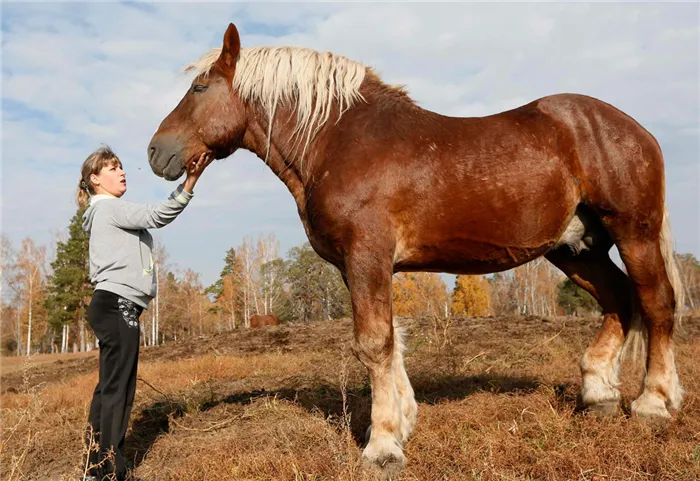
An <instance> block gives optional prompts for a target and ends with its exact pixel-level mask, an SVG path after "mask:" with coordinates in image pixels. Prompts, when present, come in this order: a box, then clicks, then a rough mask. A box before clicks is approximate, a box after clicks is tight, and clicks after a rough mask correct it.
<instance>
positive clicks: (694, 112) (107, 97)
mask: <svg viewBox="0 0 700 481" xmlns="http://www.w3.org/2000/svg"><path fill="white" fill-rule="evenodd" d="M0 8H1V20H0V33H1V35H2V60H1V62H2V122H1V123H2V170H1V177H2V191H1V192H0V199H1V214H2V216H1V218H0V221H1V227H2V232H3V233H4V234H5V235H7V236H8V237H9V238H10V239H11V240H12V242H13V244H14V247H15V248H17V247H18V246H19V244H20V241H21V239H23V238H25V237H31V238H33V239H34V240H35V241H36V242H38V243H40V244H44V245H47V246H49V248H52V247H51V246H52V242H53V239H54V238H55V236H56V234H57V233H60V232H65V231H66V229H67V226H68V223H69V220H70V218H71V217H72V216H73V214H74V213H75V210H76V208H77V207H76V204H75V200H74V197H75V190H76V187H77V182H78V179H79V175H80V166H81V165H82V162H83V160H84V159H85V158H86V157H87V155H88V154H89V153H90V152H92V151H93V150H95V149H96V148H97V147H99V145H100V144H101V143H106V144H108V145H110V146H111V147H112V149H113V150H114V151H115V152H116V153H117V155H119V157H120V158H121V160H122V162H123V165H124V169H125V171H126V173H127V180H128V186H129V190H128V192H127V194H126V197H125V198H126V199H129V200H131V201H135V202H144V203H150V204H156V203H159V202H161V201H162V200H164V199H165V198H166V197H167V196H168V194H169V193H170V192H171V191H172V190H173V189H174V188H175V187H176V185H177V183H172V182H167V181H165V180H163V179H161V178H159V177H157V176H156V175H155V174H153V173H152V172H151V170H150V167H149V166H148V161H147V157H146V147H147V145H148V142H149V141H150V138H151V136H152V135H153V133H154V132H155V131H156V129H157V128H158V125H159V124H160V122H161V120H162V119H163V118H164V117H165V116H166V115H167V114H168V113H169V112H170V111H171V110H172V109H173V108H174V107H175V105H177V103H178V102H179V100H180V98H181V97H182V95H183V94H184V93H185V90H186V89H187V87H188V86H189V83H190V79H189V78H188V77H187V76H186V75H184V74H182V73H181V69H182V67H183V66H185V65H186V64H187V63H189V62H190V61H192V60H195V59H197V58H198V57H199V56H200V55H201V54H203V53H204V52H206V51H207V50H208V49H210V48H212V47H214V46H218V45H221V42H222V38H223V34H224V32H225V30H226V27H227V26H228V23H229V22H233V23H235V24H236V26H237V27H238V30H239V32H240V35H241V42H242V46H243V47H251V46H258V45H296V46H303V47H310V48H314V49H317V50H321V51H325V50H328V51H331V52H334V53H337V54H341V55H345V56H347V57H349V58H351V59H352V60H356V61H359V62H361V63H363V64H365V65H368V66H370V67H373V68H374V69H375V70H376V71H377V72H378V73H379V74H380V75H381V76H382V78H383V79H384V80H385V81H386V82H387V83H390V84H404V85H406V88H407V90H408V92H409V93H410V95H411V96H412V97H413V98H414V99H415V100H416V101H417V103H418V104H419V105H420V106H421V107H423V108H426V109H429V110H432V111H436V112H439V113H442V114H446V115H455V116H483V115H489V114H493V113H497V112H500V111H503V110H507V109H510V108H514V107H517V106H519V105H522V104H525V103H528V102H530V101H532V100H535V99H537V98H540V97H543V96H546V95H550V94H554V93H561V92H575V93H581V94H586V95H591V96H593V97H597V98H599V99H601V100H604V101H606V102H608V103H610V104H612V105H614V106H616V107H617V108H619V109H621V110H622V111H624V112H626V113H627V114H629V115H631V116H632V117H633V118H635V119H636V120H637V121H638V122H640V123H641V124H642V125H643V126H644V127H645V128H647V129H648V130H649V131H650V132H652V134H653V135H654V136H655V137H656V138H657V140H658V141H659V143H660V144H661V148H662V150H663V152H664V156H665V162H666V175H667V203H668V206H669V210H670V213H671V221H672V226H673V229H674V235H675V239H676V249H677V251H679V252H691V253H693V254H695V256H696V257H700V193H699V192H700V119H699V115H700V92H699V89H700V87H699V84H700V60H699V59H700V51H699V41H700V35H699V34H700V20H699V14H700V7H699V5H698V4H697V3H673V4H661V3H624V4H619V3H616V4H611V3H593V4H588V3H532V4H513V3H497V4H486V3H460V4H424V3H423V4H415V3H383V4H378V3H375V4H359V3H332V4H331V3H276V4H269V3H254V4H253V3H237V4H224V3H134V2H126V3H115V2H108V3H58V2H42V3H7V2H3V3H2V6H1V7H0ZM269 232H274V233H275V234H276V236H277V238H278V239H279V241H280V245H281V249H280V254H282V255H286V253H287V251H288V250H289V249H290V248H291V247H294V246H296V245H299V244H301V243H302V242H304V241H306V235H305V233H304V229H303V227H302V224H301V221H300V220H299V217H298V214H297V211H296V205H295V203H294V200H293V198H292V196H291V194H290V193H289V192H288V191H287V189H286V187H285V186H284V184H283V183H282V182H281V181H279V179H277V177H276V176H275V175H274V174H273V173H272V172H271V171H270V170H269V169H268V168H267V167H266V166H265V164H264V163H263V162H262V161H261V160H259V159H258V158H257V157H255V156H254V155H252V154H251V153H249V152H246V151H238V152H236V153H235V154H234V155H233V156H231V157H229V158H228V159H226V160H223V161H217V162H215V163H214V164H212V165H211V166H210V167H209V168H208V169H207V171H206V172H205V173H204V174H203V176H202V178H201V179H200V181H199V183H198V184H197V187H196V189H195V197H194V199H193V201H192V202H191V204H190V205H189V206H188V207H187V209H186V210H185V211H184V212H183V214H182V215H181V216H180V217H179V218H178V219H177V220H176V221H175V222H174V223H172V224H171V225H169V226H167V227H165V228H163V229H160V230H158V231H154V232H153V233H154V236H155V237H156V238H157V239H158V240H159V241H160V242H162V243H163V244H164V245H165V248H166V250H167V252H168V254H169V257H170V262H171V264H172V265H173V266H174V267H177V268H180V269H187V268H191V269H193V270H194V271H196V272H199V273H201V276H202V277H201V278H202V282H203V283H204V284H205V285H209V284H211V283H213V282H214V281H215V280H216V278H217V277H218V275H219V272H220V271H221V268H222V267H223V258H224V255H225V252H226V250H227V249H229V248H230V247H235V246H238V245H240V244H241V243H242V241H243V238H244V236H250V237H252V238H257V237H258V236H259V235H260V234H267V233H269Z"/></svg>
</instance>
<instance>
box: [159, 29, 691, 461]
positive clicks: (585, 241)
mask: <svg viewBox="0 0 700 481" xmlns="http://www.w3.org/2000/svg"><path fill="white" fill-rule="evenodd" d="M188 68H189V70H193V71H194V72H195V74H196V78H195V79H194V81H193V83H192V86H191V88H190V89H189V90H188V91H187V93H186V94H185V96H184V97H183V99H182V100H181V101H180V103H179V105H178V106H177V107H176V108H175V109H174V110H173V111H172V113H170V114H169V115H168V117H167V118H165V119H164V120H163V122H162V123H161V125H160V127H159V129H158V131H157V132H156V134H155V135H154V137H153V139H152V141H151V144H150V145H149V150H148V154H149V162H150V165H151V168H152V169H153V172H155V173H156V174H157V175H159V176H162V177H164V178H165V179H168V180H175V179H177V178H178V177H180V176H181V175H182V174H183V172H184V171H185V166H186V165H187V164H188V163H190V162H197V161H198V159H202V158H207V156H214V157H216V158H225V157H227V156H229V155H231V154H232V153H233V152H234V151H235V150H236V149H238V148H239V147H240V148H244V149H247V150H249V151H251V152H254V153H255V154H257V156H258V157H260V158H261V159H263V160H264V161H265V162H266V163H267V165H268V166H269V167H270V168H271V169H272V170H273V171H274V173H275V174H276V175H277V176H278V177H279V178H280V180H281V181H282V182H284V183H285V185H286V186H287V187H288V188H289V191H290V192H291V194H292V195H293V197H294V199H295V201H296V203H297V207H298V210H299V216H300V217H301V220H302V222H303V224H304V228H305V229H306V233H307V235H308V238H309V241H310V242H311V245H312V246H313V248H314V249H315V250H316V252H317V253H318V254H319V255H320V256H321V257H323V258H324V259H326V260H327V261H328V262H331V263H332V264H334V265H335V266H336V267H337V268H338V269H339V270H340V272H341V273H342V275H343V278H344V279H345V282H346V284H347V286H348V289H349V290H350V293H351V298H352V309H353V316H354V335H355V344H354V352H355V354H356V356H357V358H358V359H359V360H360V361H361V362H362V363H363V364H364V365H365V366H366V367H367V369H368V370H369V375H370V379H371V383H372V425H371V431H370V435H369V440H368V443H367V445H366V447H365V449H364V451H363V459H364V460H365V462H367V463H370V464H377V465H380V466H384V467H387V466H391V467H394V468H395V467H399V466H401V465H402V464H403V463H404V460H405V458H404V455H403V451H402V449H403V445H404V443H405V442H406V441H407V439H408V437H409V436H410V434H411V431H412V430H413V427H414V425H415V422H416V409H417V405H416V402H415V400H414V396H413V389H412V388H411V384H410V382H409V380H408V377H407V375H406V371H405V370H404V365H403V353H402V351H403V344H402V340H401V335H400V334H399V330H398V329H397V328H396V327H394V325H393V322H392V292H391V279H392V274H393V273H395V272H398V271H436V272H450V273H456V274H484V273H489V272H496V271H503V270H506V269H511V268H513V267H516V266H519V265H521V264H523V263H526V262H528V261H531V260H533V259H535V258H537V257H539V256H545V257H546V258H547V259H548V260H549V261H551V262H552V263H553V264H554V265H556V266H557V267H558V268H560V269H561V270H562V271H564V273H566V275H568V276H569V277H570V278H571V279H572V280H573V281H574V282H575V283H576V284H578V285H579V286H581V287H582V288H583V289H585V290H587V291H588V292H590V293H591V294H592V295H593V296H594V297H595V298H596V299H597V300H598V302H599V303H600V305H601V307H602V310H603V325H602V328H601V330H600V332H599V333H598V335H597V336H596V338H595V339H594V341H593V343H592V344H591V345H590V347H589V348H588V349H587V350H586V352H585V354H584V355H583V359H582V361H581V372H582V376H583V383H582V388H581V396H582V399H583V402H584V403H585V404H586V405H588V406H590V407H591V408H594V409H599V410H603V411H606V412H608V411H612V410H615V409H616V408H617V406H618V403H619V402H620V392H619V390H618V385H619V379H618V368H619V364H620V358H621V352H622V348H623V344H625V340H626V338H627V340H629V339H630V338H632V337H635V334H636V335H637V336H639V337H641V335H642V334H643V335H644V338H646V342H647V365H646V367H647V370H646V377H645V380H644V386H643V391H642V393H641V395H640V396H639V397H638V398H637V399H636V400H635V401H634V402H633V403H632V411H633V413H635V414H637V415H644V416H651V417H658V418H668V417H669V416H670V415H669V410H672V411H673V410H677V409H678V408H679V407H680V404H681V397H682V393H683V390H682V388H681V386H680V384H679V382H678V376H677V374H676V367H675V362H674V358H673V346H672V340H671V339H672V334H673V329H674V322H675V317H676V316H675V309H676V308H677V307H679V306H680V303H679V301H678V300H679V297H678V296H679V295H680V294H681V292H682V289H681V288H680V278H679V276H678V272H677V270H676V267H675V263H674V260H673V256H672V246H671V239H670V227H669V223H668V215H667V211H666V208H665V200H664V189H665V188H664V184H665V181H664V164H663V158H662V154H661V150H660V148H659V145H658V144H657V142H656V140H655V139H654V137H653V136H652V135H651V134H650V133H649V132H647V131H646V130H645V129H644V128H643V127H641V126H640V125H639V124H638V123H637V122H636V121H634V120H633V119H632V118H630V117H629V116H627V115H626V114H624V113H622V112H620V111H619V110H617V109H615V108H614V107H612V106H610V105H608V104H606V103H604V102H601V101H599V100H596V99H593V98H590V97H585V96H581V95H570V94H566V95H553V96H550V97H545V98H542V99H539V100H536V101H534V102H532V103H529V104H527V105H524V106H522V107H519V108H516V109H514V110H510V111H507V112H503V113H500V114H497V115H491V116H488V117H483V118H454V117H446V116H443V115H439V114H436V113H433V112H430V111H427V110H424V109H422V108H420V107H419V106H417V105H416V104H415V103H414V102H413V101H412V100H411V98H410V97H409V96H408V95H407V94H406V93H405V92H404V91H403V90H401V89H400V88H398V87H394V86H390V85H387V84H385V83H383V82H382V81H381V79H380V78H379V77H378V76H377V75H376V74H375V73H374V72H373V71H372V70H371V69H369V68H367V67H365V66H363V65H361V64H358V63H355V62H353V61H351V60H348V59H346V58H344V57H341V56H337V55H333V54H331V53H327V52H326V53H319V52H315V51H312V50H309V49H302V48H296V47H277V48H272V47H270V48H268V47H255V48H249V49H241V47H240V39H239V35H238V31H237V30H236V28H235V27H234V26H233V25H232V24H231V25H229V27H228V29H227V31H226V34H225V35H224V41H223V46H222V47H221V48H217V49H214V50H212V51H211V52H209V53H207V54H205V55H204V56H203V57H202V58H201V59H199V60H198V61H196V62H194V63H193V64H190V65H189V67H188ZM613 244H614V245H616V246H617V248H618V250H619V253H620V257H621V258H622V261H623V262H624V264H625V267H626V270H627V274H625V273H624V272H622V271H621V270H620V269H619V268H618V267H617V266H616V265H615V264H614V263H613V262H612V261H611V260H610V258H609V256H608V251H609V250H610V248H611V247H612V246H613ZM636 313H639V314H640V315H636ZM635 319H639V321H636V322H635Z"/></svg>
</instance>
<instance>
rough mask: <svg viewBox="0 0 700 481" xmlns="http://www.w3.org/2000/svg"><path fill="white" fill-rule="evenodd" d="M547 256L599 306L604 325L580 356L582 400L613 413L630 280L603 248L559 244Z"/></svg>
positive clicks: (628, 309) (628, 319) (627, 325)
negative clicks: (581, 247)
mask: <svg viewBox="0 0 700 481" xmlns="http://www.w3.org/2000/svg"><path fill="white" fill-rule="evenodd" d="M546 257H547V259H548V260H549V261H551V262H552V263H553V264H554V265H556V266H557V267H558V268H559V269H561V270H562V271H563V272H564V273H565V274H566V275H567V276H569V278H571V280H572V281H573V282H574V283H575V284H577V285H578V286H580V287H581V288H583V289H584V290H586V291H587V292H589V293H590V294H591V295H592V296H593V297H594V298H595V299H596V300H597V301H598V304H600V306H601V308H602V311H603V325H602V327H601V329H600V331H599V332H598V334H597V335H596V337H595V339H594V340H593V342H592V343H591V345H590V346H589V347H588V349H586V352H585V353H584V355H583V358H582V359H581V376H582V385H581V399H582V401H583V403H584V404H585V405H586V406H587V407H589V408H590V409H591V410H594V411H597V412H601V413H613V412H616V411H617V406H618V404H619V402H620V391H619V389H618V386H619V373H618V371H619V367H620V356H621V353H622V346H623V344H624V341H625V336H626V335H627V333H628V331H629V329H630V324H631V318H632V298H631V290H630V283H629V279H628V278H627V276H626V275H625V273H624V272H622V271H621V270H620V269H619V268H618V267H617V266H616V265H615V264H614V263H613V262H612V260H610V257H609V256H608V253H607V249H605V248H603V249H599V250H598V251H596V250H593V251H589V250H584V251H583V252H578V253H576V252H575V251H572V250H570V249H569V246H562V247H560V248H558V249H556V250H554V251H551V252H549V253H548V254H547V255H546Z"/></svg>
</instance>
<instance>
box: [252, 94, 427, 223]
mask: <svg viewBox="0 0 700 481" xmlns="http://www.w3.org/2000/svg"><path fill="white" fill-rule="evenodd" d="M361 93H362V95H363V97H364V99H365V101H364V102H363V101H360V102H359V103H358V104H357V105H356V106H355V107H351V108H350V109H349V110H348V111H347V112H345V113H344V114H343V119H347V120H346V121H348V122H352V118H353V116H354V115H362V116H373V115H375V113H373V112H370V113H368V112H367V110H368V109H369V110H372V109H377V108H378V107H379V108H380V110H384V111H386V110H387V109H386V102H390V105H391V109H390V110H391V112H392V119H391V121H392V122H395V121H396V118H395V113H396V112H399V111H404V110H411V109H419V107H417V106H416V105H414V104H413V103H412V101H410V100H408V101H407V100H406V99H407V97H405V94H397V93H395V92H393V91H392V90H391V88H390V87H387V86H385V85H383V84H379V83H376V82H372V83H368V84H366V85H364V86H363V88H362V90H361ZM382 105H383V107H381V106H382ZM247 114H248V128H247V130H246V133H245V136H244V138H243V143H242V147H243V148H245V149H247V150H250V151H251V152H253V153H255V154H256V155H257V156H258V157H259V158H260V159H262V160H263V161H265V163H266V164H267V165H268V166H269V167H270V169H271V170H272V171H273V172H274V173H275V174H276V175H277V177H279V178H280V180H281V181H282V182H284V183H285V185H286V186H287V188H288V189H289V191H290V192H291V194H292V196H293V197H294V199H295V200H296V201H297V205H298V206H299V209H300V210H301V211H303V210H305V208H306V198H305V192H306V191H307V187H309V186H310V184H311V183H312V182H313V181H314V175H315V173H316V171H317V170H319V169H320V168H321V167H322V165H321V164H320V163H322V162H324V159H325V158H326V156H325V155H324V149H325V146H326V145H327V143H328V141H329V139H332V138H333V133H332V132H333V129H334V128H335V123H336V120H338V115H339V112H338V108H337V106H336V107H335V108H333V110H332V112H331V115H330V117H329V118H328V120H327V121H326V123H325V125H324V126H323V127H322V128H321V129H320V130H319V131H318V133H317V134H316V135H315V136H314V137H313V139H311V141H310V142H309V144H308V145H307V144H306V134H307V132H306V131H304V132H302V133H301V134H300V133H298V132H297V131H296V127H297V123H296V111H294V110H292V109H291V108H289V107H287V106H279V107H278V108H277V111H276V113H275V118H274V119H273V120H272V122H273V124H272V129H271V135H270V137H271V138H270V140H269V142H268V133H269V132H270V130H269V123H268V118H267V112H265V109H263V108H262V107H261V106H260V105H249V106H248V107H247ZM383 115H386V112H385V113H384V114H383ZM312 128H313V127H312Z"/></svg>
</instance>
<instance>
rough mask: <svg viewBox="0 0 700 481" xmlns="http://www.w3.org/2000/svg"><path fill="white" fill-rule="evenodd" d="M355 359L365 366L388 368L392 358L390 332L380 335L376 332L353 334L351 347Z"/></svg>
mask: <svg viewBox="0 0 700 481" xmlns="http://www.w3.org/2000/svg"><path fill="white" fill-rule="evenodd" d="M352 351H353V354H354V355H355V357H356V358H357V359H358V360H359V361H360V362H361V363H362V364H364V365H365V366H367V367H369V368H371V367H374V366H390V365H391V358H392V356H393V336H392V335H391V331H389V332H388V333H387V334H382V333H381V332H378V331H376V330H373V331H371V332H360V333H356V334H355V343H354V345H353V347H352Z"/></svg>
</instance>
